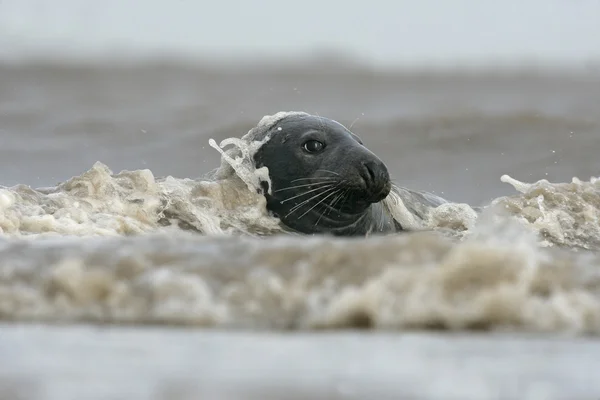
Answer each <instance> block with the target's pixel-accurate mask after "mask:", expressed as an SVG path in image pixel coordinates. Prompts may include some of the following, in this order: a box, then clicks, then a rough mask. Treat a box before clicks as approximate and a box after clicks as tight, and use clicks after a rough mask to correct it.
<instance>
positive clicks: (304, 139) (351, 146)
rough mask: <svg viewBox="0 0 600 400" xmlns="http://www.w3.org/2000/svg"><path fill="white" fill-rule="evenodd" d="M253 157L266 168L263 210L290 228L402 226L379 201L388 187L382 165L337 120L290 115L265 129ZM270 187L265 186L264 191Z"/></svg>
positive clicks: (348, 230) (343, 230)
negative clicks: (267, 175) (269, 185)
mask: <svg viewBox="0 0 600 400" xmlns="http://www.w3.org/2000/svg"><path fill="white" fill-rule="evenodd" d="M264 134H265V135H268V137H269V140H268V141H267V142H266V143H265V144H264V145H262V146H261V148H260V149H259V150H258V151H257V153H256V154H255V156H254V162H255V164H256V167H257V168H260V167H263V166H266V167H267V168H268V169H269V178H270V179H271V184H272V187H271V188H269V187H268V183H267V182H263V189H264V193H265V197H266V199H267V209H268V210H269V211H270V212H271V213H272V214H274V215H275V216H277V217H278V218H280V219H281V221H282V223H283V224H284V225H285V226H287V227H288V228H290V229H291V230H293V231H296V232H300V233H304V234H331V235H335V236H365V235H367V234H373V233H391V232H397V231H400V230H402V226H400V224H399V223H398V222H397V221H395V220H394V218H392V216H391V215H389V213H388V212H387V211H386V209H385V208H384V206H383V204H382V203H380V202H381V201H382V200H383V199H384V198H385V197H386V196H387V195H388V194H389V193H390V190H391V189H392V183H391V180H390V175H389V172H388V169H387V167H386V165H385V164H384V163H383V161H381V160H380V159H379V158H378V157H377V156H376V155H375V154H373V152H371V151H370V150H369V149H367V148H366V147H365V146H364V145H363V142H362V141H361V139H360V138H359V137H358V136H356V135H355V134H353V133H352V132H350V131H349V130H348V129H346V128H345V127H344V126H342V125H341V124H339V123H337V122H335V121H332V120H330V119H327V118H322V117H317V116H312V115H308V114H307V115H292V116H288V117H285V118H283V119H281V120H279V121H278V122H277V123H276V124H274V125H273V126H271V127H270V128H269V130H268V131H267V132H264ZM269 189H270V190H269Z"/></svg>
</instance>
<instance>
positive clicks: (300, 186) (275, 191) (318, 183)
mask: <svg viewBox="0 0 600 400" xmlns="http://www.w3.org/2000/svg"><path fill="white" fill-rule="evenodd" d="M327 183H329V181H325V182H313V183H305V184H302V185H296V186H288V187H284V188H281V189H277V190H274V191H273V193H277V192H283V191H284V190H291V189H298V188H303V187H311V186H316V185H319V186H323V185H325V184H327Z"/></svg>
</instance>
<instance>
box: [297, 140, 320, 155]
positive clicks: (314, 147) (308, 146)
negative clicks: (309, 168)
mask: <svg viewBox="0 0 600 400" xmlns="http://www.w3.org/2000/svg"><path fill="white" fill-rule="evenodd" d="M302 148H304V150H306V151H307V152H309V153H318V152H319V151H321V150H323V148H325V145H324V144H323V143H322V142H319V141H318V140H309V141H307V142H304V144H303V145H302Z"/></svg>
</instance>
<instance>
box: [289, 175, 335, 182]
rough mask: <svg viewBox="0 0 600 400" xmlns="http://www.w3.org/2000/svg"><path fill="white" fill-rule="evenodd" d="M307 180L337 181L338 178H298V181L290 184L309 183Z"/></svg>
mask: <svg viewBox="0 0 600 400" xmlns="http://www.w3.org/2000/svg"><path fill="white" fill-rule="evenodd" d="M307 180H313V181H336V180H337V178H336V177H333V176H322V177H316V178H298V179H294V180H293V181H290V182H296V181H307Z"/></svg>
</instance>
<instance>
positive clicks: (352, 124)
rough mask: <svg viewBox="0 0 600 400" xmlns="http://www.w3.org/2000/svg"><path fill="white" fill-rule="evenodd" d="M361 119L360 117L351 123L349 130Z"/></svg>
mask: <svg viewBox="0 0 600 400" xmlns="http://www.w3.org/2000/svg"><path fill="white" fill-rule="evenodd" d="M359 119H360V117H358V118H356V119H355V120H354V121H353V122H352V123H351V124H350V127H349V128H348V129H349V130H350V129H352V127H353V126H354V124H355V123H357V122H358V120H359Z"/></svg>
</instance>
